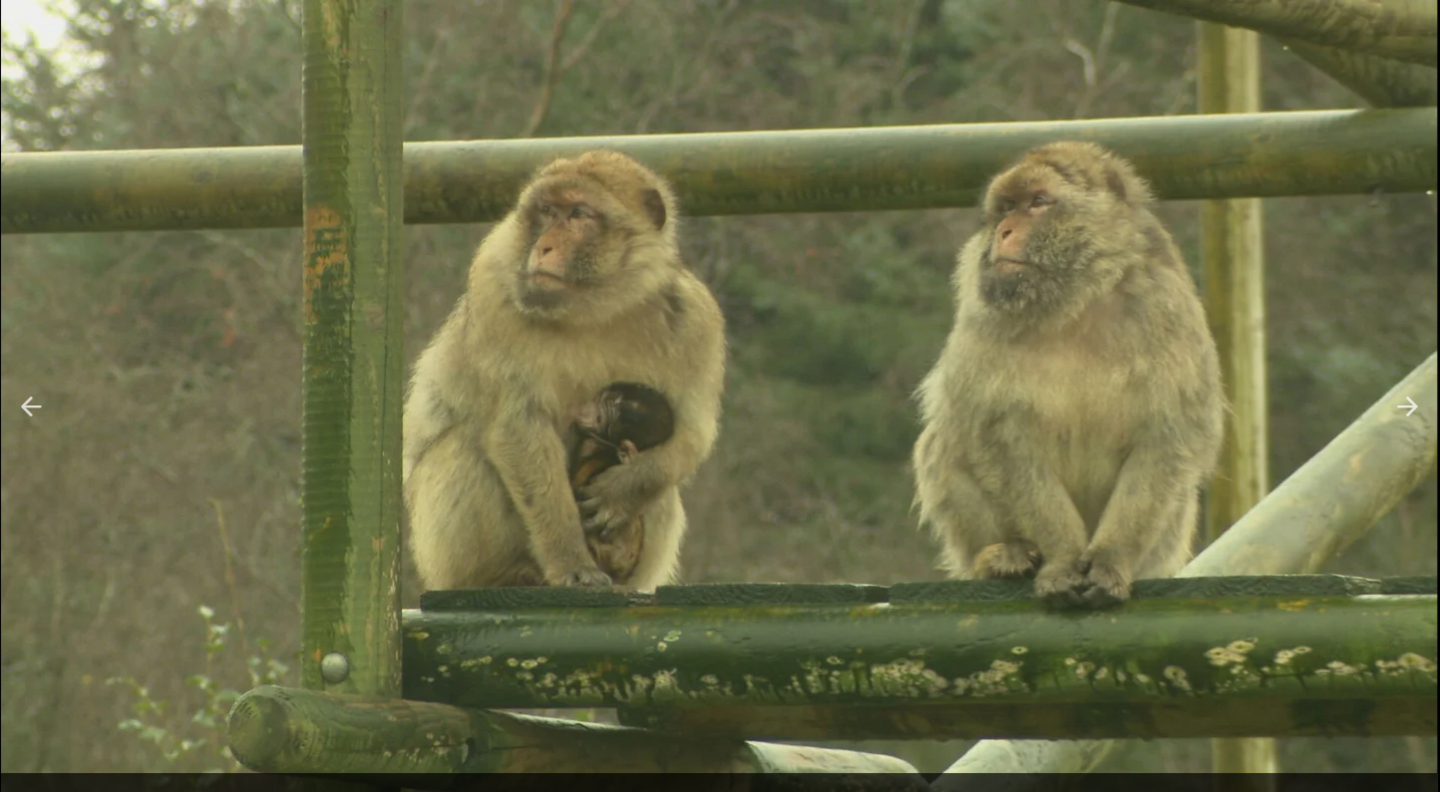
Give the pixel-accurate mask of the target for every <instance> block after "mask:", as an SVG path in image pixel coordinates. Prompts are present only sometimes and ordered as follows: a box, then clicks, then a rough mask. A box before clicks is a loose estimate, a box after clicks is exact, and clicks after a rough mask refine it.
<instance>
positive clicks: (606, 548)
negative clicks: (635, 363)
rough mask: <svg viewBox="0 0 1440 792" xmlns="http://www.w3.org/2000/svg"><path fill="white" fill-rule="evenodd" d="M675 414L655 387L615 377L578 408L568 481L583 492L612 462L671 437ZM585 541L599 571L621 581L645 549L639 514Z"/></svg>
mask: <svg viewBox="0 0 1440 792" xmlns="http://www.w3.org/2000/svg"><path fill="white" fill-rule="evenodd" d="M674 432H675V415H674V412H673V411H672V410H671V409H670V403H669V402H667V401H665V396H664V395H663V394H661V393H660V392H659V391H657V390H655V389H654V388H647V387H645V386H644V385H637V384H635V383H633V382H617V383H615V384H613V385H610V386H608V387H606V388H605V390H603V391H601V392H600V395H599V396H597V397H596V398H595V399H594V400H593V401H590V402H587V403H586V404H584V405H582V406H581V408H580V414H579V415H578V416H576V418H575V423H574V424H573V425H572V427H571V432H570V435H571V436H570V438H569V441H568V442H567V444H566V447H567V449H568V454H567V457H568V459H569V468H568V470H569V474H568V475H569V478H570V486H571V488H572V489H574V490H575V492H576V493H577V497H578V493H581V492H584V490H585V487H586V486H588V485H589V483H590V480H591V479H593V478H595V477H596V476H598V475H600V474H601V473H604V472H605V471H606V470H609V469H610V468H612V467H614V466H616V465H626V464H629V463H630V462H631V461H632V460H634V459H635V458H636V456H638V455H639V454H640V452H642V451H645V450H648V449H651V448H654V447H655V446H657V445H660V444H661V443H663V442H665V441H666V440H669V439H670V435H672V434H674ZM585 544H586V546H587V547H589V549H590V555H591V557H593V558H594V559H595V564H596V565H597V566H599V567H600V571H601V572H604V573H605V574H607V575H609V576H610V579H611V580H612V581H614V582H615V583H617V584H619V585H625V584H627V583H629V582H630V579H631V577H632V576H633V575H634V574H635V567H636V566H637V565H638V564H639V563H640V554H641V552H642V551H643V550H644V549H645V521H644V519H643V518H641V517H638V516H637V517H635V518H634V519H633V520H630V521H629V522H627V523H625V524H624V525H620V526H617V527H614V528H611V529H610V530H607V531H587V532H586V535H585Z"/></svg>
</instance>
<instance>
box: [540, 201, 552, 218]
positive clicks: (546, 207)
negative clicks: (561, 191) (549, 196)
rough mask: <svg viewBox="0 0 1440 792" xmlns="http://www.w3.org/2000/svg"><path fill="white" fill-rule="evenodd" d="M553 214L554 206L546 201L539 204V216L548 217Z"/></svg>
mask: <svg viewBox="0 0 1440 792" xmlns="http://www.w3.org/2000/svg"><path fill="white" fill-rule="evenodd" d="M553 214H555V207H553V206H551V205H550V204H548V203H542V204H540V216H541V217H549V216H551V215H553Z"/></svg>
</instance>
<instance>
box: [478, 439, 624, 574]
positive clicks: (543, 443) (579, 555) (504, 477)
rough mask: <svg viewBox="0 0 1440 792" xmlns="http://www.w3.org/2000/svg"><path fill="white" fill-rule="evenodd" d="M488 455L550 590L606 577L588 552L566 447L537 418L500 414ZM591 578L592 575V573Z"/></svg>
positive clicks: (487, 441)
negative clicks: (568, 475)
mask: <svg viewBox="0 0 1440 792" xmlns="http://www.w3.org/2000/svg"><path fill="white" fill-rule="evenodd" d="M485 446H486V448H485V450H486V456H487V457H488V458H489V460H490V462H491V464H493V465H494V466H495V469H496V471H497V472H498V473H499V474H500V480H501V481H503V482H504V483H505V489H506V491H508V492H509V493H510V499H511V501H512V502H513V503H514V504H515V509H516V511H518V512H519V513H520V518H521V519H522V520H523V521H524V522H525V527H526V530H527V533H528V534H529V537H530V550H531V552H532V553H533V554H534V556H535V560H536V561H537V562H538V563H539V565H540V569H541V571H542V572H543V573H544V574H545V579H546V582H547V583H549V584H551V585H573V584H575V583H577V582H579V583H593V582H596V581H593V580H589V579H587V578H588V577H593V576H598V575H602V574H603V573H601V572H600V571H599V569H598V568H596V567H595V562H594V559H592V558H591V557H590V552H589V551H588V550H587V549H586V547H585V538H584V534H583V533H582V532H581V530H580V514H579V511H578V510H577V509H576V506H575V500H574V498H573V496H572V494H571V489H570V482H569V481H568V480H567V478H566V475H565V448H564V444H563V443H561V441H560V437H559V436H558V435H557V434H556V433H555V430H554V428H553V426H552V425H551V424H550V423H549V422H546V421H544V420H542V419H541V417H540V416H539V415H538V414H532V413H530V412H528V411H527V412H525V413H524V414H508V415H502V416H500V417H499V418H498V420H497V421H496V423H495V424H494V425H493V427H492V429H491V430H490V432H489V434H488V435H487V436H486V438H485ZM590 573H593V574H590Z"/></svg>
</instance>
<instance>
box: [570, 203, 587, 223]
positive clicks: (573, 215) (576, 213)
mask: <svg viewBox="0 0 1440 792" xmlns="http://www.w3.org/2000/svg"><path fill="white" fill-rule="evenodd" d="M584 216H585V210H584V209H583V208H582V207H579V206H576V207H574V208H572V209H571V210H570V219H571V220H579V219H580V218H582V217H584Z"/></svg>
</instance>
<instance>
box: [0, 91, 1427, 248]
mask: <svg viewBox="0 0 1440 792" xmlns="http://www.w3.org/2000/svg"><path fill="white" fill-rule="evenodd" d="M1062 138H1069V139H1081V140H1093V141H1096V142H1098V143H1102V144H1104V145H1106V146H1109V147H1111V148H1113V149H1115V150H1116V151H1117V152H1119V153H1120V154H1123V155H1124V156H1126V157H1128V158H1130V159H1131V160H1133V161H1134V162H1135V164H1136V165H1137V166H1138V167H1139V168H1140V171H1141V173H1143V174H1144V175H1145V177H1146V178H1147V179H1149V180H1150V181H1151V182H1152V183H1153V184H1154V186H1155V188H1156V190H1157V191H1158V193H1159V195H1160V196H1161V197H1163V198H1167V199H1188V198H1244V197H1267V196H1286V195H1336V194H1358V193H1371V192H1374V191H1376V190H1384V191H1386V192H1419V191H1424V190H1432V189H1434V188H1435V186H1436V182H1437V164H1436V162H1437V160H1436V111H1435V108H1434V107H1429V108H1407V109H1399V110H1359V111H1357V110H1324V111H1307V112H1284V113H1257V114H1234V115H1225V116H1166V117H1153V118H1112V119H1102V120H1086V121H1052V122H1023V123H1004V124H946V125H934V126H911V127H870V128H862V129H810V130H795V131H784V132H717V133H703V134H684V135H632V136H622V137H588V138H541V139H527V140H476V141H461V142H437V143H409V144H406V145H405V201H404V203H405V222H407V223H473V222H482V221H489V220H495V219H497V218H499V217H500V216H502V215H503V214H504V213H505V212H506V211H508V210H509V208H510V206H511V205H512V204H513V203H514V200H515V195H516V194H517V192H518V190H519V188H520V186H521V184H522V183H523V182H524V181H525V179H527V178H528V177H529V176H530V174H531V173H532V172H533V171H534V170H535V168H536V167H538V166H539V165H541V164H542V163H544V162H546V161H548V160H550V159H552V158H554V157H556V156H559V155H566V154H573V153H575V152H578V151H582V150H585V149H590V148H595V147H601V146H604V147H611V148H615V149H619V150H621V151H624V152H627V153H629V154H632V155H634V156H635V157H637V158H639V159H640V160H641V161H643V162H645V163H646V164H648V165H650V166H652V167H654V168H655V169H656V170H658V171H660V172H661V173H663V174H664V175H665V176H666V177H668V178H669V179H671V181H673V182H674V184H675V186H676V188H677V189H678V190H679V191H680V195H681V203H682V207H683V209H684V211H685V213H686V214H689V215H695V216H699V215H744V214H767V213H784V212H843V211H872V210H888V209H927V208H938V207H953V206H970V205H973V204H974V203H975V201H976V200H977V199H978V197H979V195H980V193H981V191H983V189H984V187H985V184H986V182H987V181H988V180H989V179H990V178H991V177H992V176H993V175H994V174H995V173H996V172H997V171H999V170H1000V169H1001V168H1002V167H1004V166H1005V165H1006V164H1008V163H1009V162H1010V161H1011V160H1013V159H1014V158H1015V157H1016V156H1018V155H1019V154H1020V153H1021V152H1022V151H1024V150H1025V149H1027V148H1030V147H1031V146H1034V145H1037V144H1040V143H1043V142H1046V141H1050V140H1056V139H1062ZM0 171H3V175H4V178H3V180H0V232H3V233H5V234H15V233H49V232H65V231H157V230H166V229H195V228H268V227H284V226H294V225H296V224H297V223H298V222H299V218H300V216H301V200H300V152H299V148H298V147H293V146H290V147H287V146H268V147H255V148H230V149H170V150H151V151H94V152H56V153H38V154H5V155H3V156H0Z"/></svg>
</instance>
